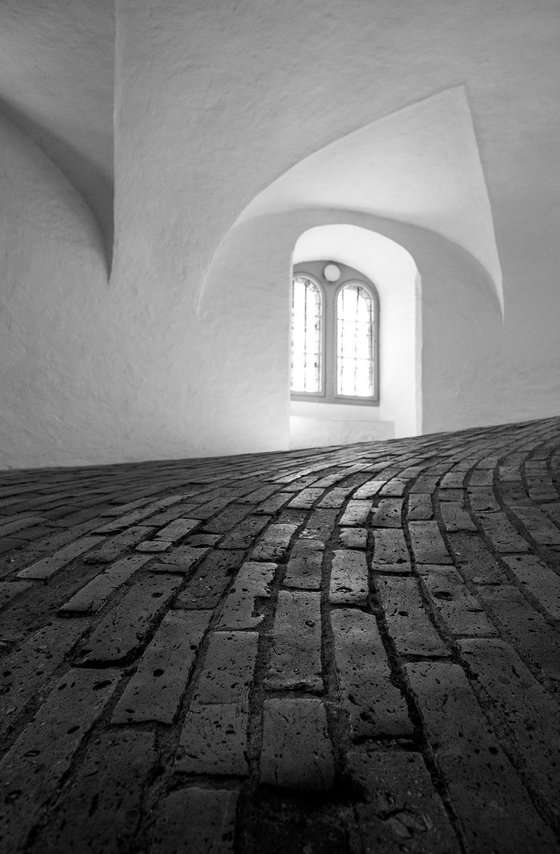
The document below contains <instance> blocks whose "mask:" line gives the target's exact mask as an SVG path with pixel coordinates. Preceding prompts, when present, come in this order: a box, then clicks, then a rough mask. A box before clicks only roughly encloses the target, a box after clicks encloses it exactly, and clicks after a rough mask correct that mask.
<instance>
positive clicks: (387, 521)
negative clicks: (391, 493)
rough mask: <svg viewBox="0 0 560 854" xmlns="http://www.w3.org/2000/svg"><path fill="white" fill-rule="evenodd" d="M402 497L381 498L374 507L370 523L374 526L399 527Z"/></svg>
mask: <svg viewBox="0 0 560 854" xmlns="http://www.w3.org/2000/svg"><path fill="white" fill-rule="evenodd" d="M402 509H403V500H402V498H382V499H381V500H380V501H379V503H378V505H377V507H375V508H374V511H373V516H372V521H371V524H372V525H373V526H374V527H375V528H400V527H401V515H402Z"/></svg>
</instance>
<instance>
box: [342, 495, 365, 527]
mask: <svg viewBox="0 0 560 854" xmlns="http://www.w3.org/2000/svg"><path fill="white" fill-rule="evenodd" d="M370 512H371V501H357V500H351V501H349V502H348V504H347V505H346V509H345V511H344V513H343V515H342V518H341V520H340V524H341V525H350V526H354V525H358V526H362V525H365V524H366V521H367V518H368V516H369V514H370Z"/></svg>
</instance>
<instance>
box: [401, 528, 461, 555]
mask: <svg viewBox="0 0 560 854" xmlns="http://www.w3.org/2000/svg"><path fill="white" fill-rule="evenodd" d="M408 530H409V534H410V541H411V546H412V552H413V554H414V560H415V561H416V563H451V562H452V561H451V557H450V555H449V552H448V551H447V548H446V545H445V543H444V541H443V537H442V536H441V534H440V531H439V527H438V524H437V522H410V524H409V526H408Z"/></svg>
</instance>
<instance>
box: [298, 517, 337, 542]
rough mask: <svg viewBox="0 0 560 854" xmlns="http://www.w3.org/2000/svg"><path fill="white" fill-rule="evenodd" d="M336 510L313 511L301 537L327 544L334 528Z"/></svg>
mask: <svg viewBox="0 0 560 854" xmlns="http://www.w3.org/2000/svg"><path fill="white" fill-rule="evenodd" d="M337 516H338V511H337V510H314V511H313V512H312V513H311V515H310V517H309V519H308V520H307V524H306V526H305V528H304V529H303V531H302V532H301V534H300V538H301V537H311V538H312V539H315V540H320V541H321V542H323V543H326V542H328V540H329V539H330V538H331V535H332V533H333V531H334V529H335V526H336V517H337Z"/></svg>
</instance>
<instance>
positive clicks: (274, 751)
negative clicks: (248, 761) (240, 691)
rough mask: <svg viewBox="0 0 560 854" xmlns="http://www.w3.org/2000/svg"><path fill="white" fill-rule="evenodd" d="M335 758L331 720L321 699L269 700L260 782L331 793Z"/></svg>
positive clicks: (264, 728)
mask: <svg viewBox="0 0 560 854" xmlns="http://www.w3.org/2000/svg"><path fill="white" fill-rule="evenodd" d="M334 774H335V768H334V756H333V751H332V746H331V743H330V739H329V734H328V731H327V716H326V713H325V707H324V705H323V703H322V702H321V701H320V700H318V699H297V700H291V699H273V700H266V701H265V704H264V716H263V744H262V753H261V761H260V779H261V782H262V783H265V784H268V785H271V786H281V787H284V788H288V789H296V790H309V791H321V792H324V791H329V790H330V789H331V788H332V786H333V784H334Z"/></svg>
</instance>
